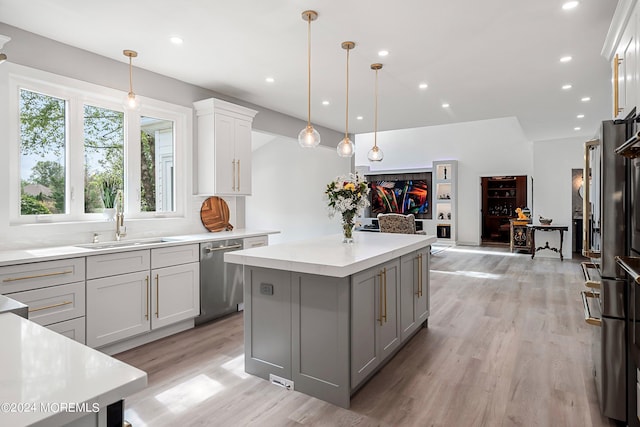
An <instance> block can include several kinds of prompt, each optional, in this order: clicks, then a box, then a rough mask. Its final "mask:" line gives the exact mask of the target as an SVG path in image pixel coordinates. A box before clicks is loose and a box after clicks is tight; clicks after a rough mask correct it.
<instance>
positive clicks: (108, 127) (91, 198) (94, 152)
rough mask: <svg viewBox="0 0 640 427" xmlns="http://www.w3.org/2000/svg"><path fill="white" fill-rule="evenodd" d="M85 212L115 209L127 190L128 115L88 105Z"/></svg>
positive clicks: (85, 156)
mask: <svg viewBox="0 0 640 427" xmlns="http://www.w3.org/2000/svg"><path fill="white" fill-rule="evenodd" d="M83 122H84V211H85V213H96V212H102V209H103V208H113V207H115V206H114V203H115V198H116V195H117V193H118V190H123V189H124V113H122V112H121V111H114V110H109V109H106V108H100V107H94V106H92V105H85V106H84V120H83Z"/></svg>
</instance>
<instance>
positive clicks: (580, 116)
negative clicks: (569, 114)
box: [576, 114, 584, 119]
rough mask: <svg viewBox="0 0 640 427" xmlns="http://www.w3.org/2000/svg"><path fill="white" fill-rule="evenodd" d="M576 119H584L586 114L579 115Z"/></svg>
mask: <svg viewBox="0 0 640 427" xmlns="http://www.w3.org/2000/svg"><path fill="white" fill-rule="evenodd" d="M576 117H577V118H579V119H584V114H578V115H577V116H576Z"/></svg>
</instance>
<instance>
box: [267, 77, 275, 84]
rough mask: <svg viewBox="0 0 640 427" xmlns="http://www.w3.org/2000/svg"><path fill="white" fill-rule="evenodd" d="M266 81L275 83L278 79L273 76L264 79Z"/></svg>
mask: <svg viewBox="0 0 640 427" xmlns="http://www.w3.org/2000/svg"><path fill="white" fill-rule="evenodd" d="M264 81H265V82H267V83H273V82H275V81H276V79H274V78H273V77H267V78H266V79H264Z"/></svg>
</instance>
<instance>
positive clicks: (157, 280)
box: [156, 274, 160, 318]
mask: <svg viewBox="0 0 640 427" xmlns="http://www.w3.org/2000/svg"><path fill="white" fill-rule="evenodd" d="M156 318H160V275H159V274H156Z"/></svg>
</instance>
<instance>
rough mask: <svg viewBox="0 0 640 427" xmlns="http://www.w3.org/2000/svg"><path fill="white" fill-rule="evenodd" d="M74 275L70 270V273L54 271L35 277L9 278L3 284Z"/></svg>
mask: <svg viewBox="0 0 640 427" xmlns="http://www.w3.org/2000/svg"><path fill="white" fill-rule="evenodd" d="M71 273H73V271H71V270H69V271H54V272H53V273H43V274H36V275H33V276H22V277H9V278H7V279H3V280H2V281H3V282H5V283H6V282H16V281H18V280H28V279H39V278H41V277H50V276H60V275H63V274H71Z"/></svg>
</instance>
